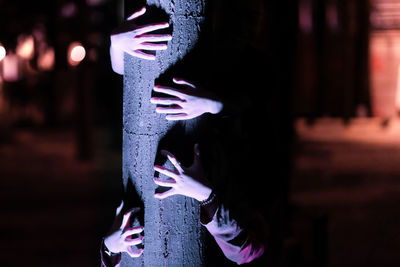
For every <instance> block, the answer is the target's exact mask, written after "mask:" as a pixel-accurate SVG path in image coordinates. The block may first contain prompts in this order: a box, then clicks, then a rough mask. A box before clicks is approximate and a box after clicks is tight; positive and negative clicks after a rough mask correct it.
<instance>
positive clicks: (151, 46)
mask: <svg viewBox="0 0 400 267" xmlns="http://www.w3.org/2000/svg"><path fill="white" fill-rule="evenodd" d="M137 48H139V49H144V50H166V49H167V48H168V46H167V45H166V44H152V43H141V44H139V45H138V47H137Z"/></svg>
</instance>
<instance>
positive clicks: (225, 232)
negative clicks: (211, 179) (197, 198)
mask: <svg viewBox="0 0 400 267" xmlns="http://www.w3.org/2000/svg"><path fill="white" fill-rule="evenodd" d="M210 216H211V218H210ZM200 218H201V223H202V224H203V225H204V226H205V227H206V228H207V230H208V232H209V233H210V234H211V235H212V236H213V237H214V239H215V241H216V242H217V244H218V246H219V247H220V248H221V250H222V252H223V253H224V255H225V256H226V257H227V258H228V259H229V260H231V261H233V262H236V263H237V264H243V263H248V262H251V261H253V260H254V259H256V258H259V257H260V256H261V255H262V254H263V253H264V249H265V246H264V244H263V242H261V241H260V240H259V239H258V236H260V235H262V233H255V232H254V231H252V230H250V229H242V228H241V227H239V226H238V224H237V222H236V220H235V219H233V218H231V217H230V214H229V210H226V209H224V207H223V205H220V204H218V203H217V202H214V203H212V204H210V205H208V206H207V207H202V208H201V213H200Z"/></svg>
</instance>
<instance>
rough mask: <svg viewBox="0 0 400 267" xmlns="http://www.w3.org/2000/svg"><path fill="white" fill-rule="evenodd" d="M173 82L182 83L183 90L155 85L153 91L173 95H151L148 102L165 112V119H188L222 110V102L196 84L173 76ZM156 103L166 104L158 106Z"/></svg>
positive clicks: (159, 110) (157, 110) (158, 111)
mask: <svg viewBox="0 0 400 267" xmlns="http://www.w3.org/2000/svg"><path fill="white" fill-rule="evenodd" d="M172 81H173V82H174V83H175V84H178V85H182V86H183V87H184V89H183V90H179V89H175V88H171V87H165V86H160V85H156V86H154V91H156V92H159V93H164V94H167V95H170V96H173V97H152V98H151V99H150V102H151V103H153V104H157V107H156V112H157V113H164V114H167V116H166V119H167V120H188V119H193V118H196V117H198V116H200V115H202V114H204V113H207V112H209V113H212V114H217V113H219V112H220V111H221V110H222V107H223V105H222V103H221V102H219V101H217V100H216V99H215V97H214V96H213V95H212V94H211V93H210V92H207V91H204V90H201V89H196V86H195V85H193V84H192V83H189V82H187V81H185V80H182V79H178V78H173V79H172ZM158 105H167V106H168V107H160V106H158Z"/></svg>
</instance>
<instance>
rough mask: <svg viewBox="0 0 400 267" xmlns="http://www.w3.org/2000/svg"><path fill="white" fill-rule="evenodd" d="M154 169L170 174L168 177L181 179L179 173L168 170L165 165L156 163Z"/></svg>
mask: <svg viewBox="0 0 400 267" xmlns="http://www.w3.org/2000/svg"><path fill="white" fill-rule="evenodd" d="M154 170H155V171H157V172H159V173H162V174H164V175H166V176H168V177H171V178H173V179H175V180H178V179H179V175H177V174H176V173H175V172H172V171H170V170H167V169H165V168H163V167H161V166H157V165H155V166H154Z"/></svg>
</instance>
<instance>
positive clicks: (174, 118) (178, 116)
mask: <svg viewBox="0 0 400 267" xmlns="http://www.w3.org/2000/svg"><path fill="white" fill-rule="evenodd" d="M191 118H192V117H190V116H188V114H186V113H182V114H176V115H167V116H165V119H167V120H169V121H181V120H189V119H191Z"/></svg>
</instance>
